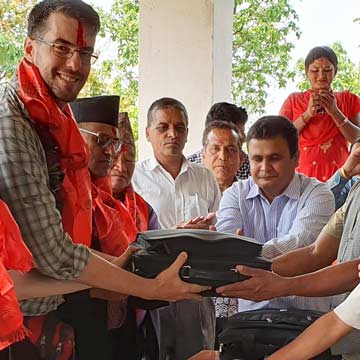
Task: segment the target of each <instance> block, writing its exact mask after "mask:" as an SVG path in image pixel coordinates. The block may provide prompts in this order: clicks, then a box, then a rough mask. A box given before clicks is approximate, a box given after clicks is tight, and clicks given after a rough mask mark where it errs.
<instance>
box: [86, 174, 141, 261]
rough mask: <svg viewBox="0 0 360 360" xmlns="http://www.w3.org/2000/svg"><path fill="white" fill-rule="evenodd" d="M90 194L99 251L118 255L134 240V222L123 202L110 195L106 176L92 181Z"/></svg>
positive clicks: (135, 230)
mask: <svg viewBox="0 0 360 360" xmlns="http://www.w3.org/2000/svg"><path fill="white" fill-rule="evenodd" d="M105 190H106V191H105ZM92 196H93V216H94V221H95V226H96V230H97V233H98V239H99V243H100V248H101V251H102V252H104V253H106V254H110V255H113V256H120V255H121V254H122V253H123V252H124V251H125V250H126V249H127V247H128V246H129V244H131V243H132V242H133V241H134V240H135V238H136V234H137V228H136V224H135V222H134V220H133V219H132V217H131V215H130V213H129V212H128V210H127V209H126V207H125V206H124V204H123V203H122V202H121V201H119V200H116V199H114V198H113V197H112V195H111V187H110V185H109V178H108V177H105V178H101V179H97V180H96V181H95V182H94V183H93V187H92Z"/></svg>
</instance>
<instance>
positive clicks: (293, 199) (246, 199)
mask: <svg viewBox="0 0 360 360" xmlns="http://www.w3.org/2000/svg"><path fill="white" fill-rule="evenodd" d="M334 209H335V206H334V196H333V195H332V193H331V191H330V190H329V188H328V187H327V185H326V184H323V183H321V182H319V181H317V180H316V179H313V178H308V177H307V176H305V175H302V174H298V173H295V175H294V177H293V179H292V181H291V182H290V184H289V185H288V187H287V188H286V189H285V190H284V192H283V193H282V194H281V195H280V196H278V197H276V198H275V199H274V200H273V201H272V203H269V202H268V200H267V199H266V198H265V197H264V196H263V195H262V194H261V191H260V189H259V187H258V186H257V185H256V183H255V182H254V181H253V180H252V178H251V177H250V178H249V179H248V180H242V181H238V182H236V183H234V184H233V186H232V187H231V188H229V189H227V190H226V191H225V192H224V194H223V197H222V200H221V202H220V205H219V210H218V212H217V214H216V216H217V224H216V228H217V229H218V231H224V232H230V233H235V232H236V230H237V229H238V228H239V229H241V230H242V232H243V235H244V236H248V237H251V238H254V239H256V240H257V241H259V242H260V243H262V244H264V246H263V256H265V257H267V258H270V259H272V258H274V257H276V256H278V255H281V254H284V253H286V252H288V251H291V250H294V249H297V248H301V247H304V246H307V245H309V244H311V243H313V242H314V241H315V240H316V238H317V236H318V234H319V233H320V231H321V229H322V228H323V226H324V225H325V224H326V223H327V221H328V220H329V218H330V216H331V215H332V214H333V212H334ZM318 301H320V303H317V302H318ZM323 305H324V304H323V303H322V300H321V299H314V300H312V299H307V298H300V297H297V298H295V297H288V298H278V299H274V300H271V301H264V302H260V303H252V302H249V301H244V300H240V301H239V310H240V311H245V310H252V309H255V308H262V307H277V308H281V307H297V308H309V309H314V310H323V311H326V310H327V309H328V305H327V302H326V305H325V307H324V306H323Z"/></svg>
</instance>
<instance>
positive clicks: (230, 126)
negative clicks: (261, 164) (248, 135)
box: [202, 121, 242, 151]
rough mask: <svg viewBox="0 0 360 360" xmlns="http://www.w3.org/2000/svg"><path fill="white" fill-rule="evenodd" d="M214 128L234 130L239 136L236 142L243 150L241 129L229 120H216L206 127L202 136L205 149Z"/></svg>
mask: <svg viewBox="0 0 360 360" xmlns="http://www.w3.org/2000/svg"><path fill="white" fill-rule="evenodd" d="M214 129H227V130H230V131H233V132H234V133H235V134H236V136H237V141H236V143H237V146H238V148H239V150H240V151H241V148H242V141H241V136H240V133H239V129H238V128H237V127H236V126H235V125H234V124H233V123H231V122H227V121H214V122H212V123H210V125H208V126H207V127H206V128H205V130H204V132H203V137H202V145H203V148H204V149H205V147H206V145H207V142H208V135H209V133H210V132H211V131H212V130H214Z"/></svg>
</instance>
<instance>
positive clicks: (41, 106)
mask: <svg viewBox="0 0 360 360" xmlns="http://www.w3.org/2000/svg"><path fill="white" fill-rule="evenodd" d="M99 29H100V20H99V16H98V14H97V13H96V12H95V11H94V9H93V8H92V7H91V6H89V5H88V4H86V3H84V2H83V1H81V0H77V1H73V0H43V1H41V2H39V3H37V4H36V5H35V6H34V8H33V9H32V10H31V12H30V14H29V18H28V29H27V30H28V36H27V38H26V41H25V46H24V59H23V60H22V61H21V62H20V64H19V66H18V68H17V71H16V75H15V76H14V77H13V78H12V80H11V81H10V83H9V84H5V85H4V86H2V87H1V88H0V118H1V125H0V153H1V157H0V197H1V198H2V199H3V200H4V201H5V202H6V203H7V204H8V206H9V207H10V210H11V212H12V214H13V216H14V218H15V219H16V221H17V223H18V224H19V227H20V230H21V232H22V236H23V238H24V241H25V243H26V245H27V246H28V248H29V249H30V251H31V252H32V254H33V257H34V260H35V264H36V269H37V270H38V271H39V272H41V273H42V274H44V275H47V276H49V277H52V278H55V279H64V280H74V279H77V280H78V281H79V282H80V283H82V284H86V285H88V286H90V287H97V288H102V289H107V290H112V291H115V292H120V293H126V294H131V295H136V296H140V297H143V298H147V299H155V298H158V299H163V300H171V301H174V300H178V299H186V298H199V296H198V295H197V293H198V292H199V291H202V290H204V289H205V287H200V286H196V285H190V284H186V283H183V282H182V281H181V280H180V278H179V276H178V271H179V268H180V267H181V265H182V264H183V263H184V262H185V260H186V255H185V254H182V255H180V257H179V258H178V260H177V262H175V263H174V265H173V266H172V267H171V268H170V269H169V270H167V271H165V272H164V273H162V274H161V275H160V276H159V277H157V278H156V279H153V280H150V279H149V280H147V279H143V278H140V277H138V276H135V275H133V274H131V273H128V272H126V271H124V270H123V269H121V268H119V267H118V266H116V264H112V263H111V262H110V261H108V260H111V258H109V257H108V256H106V255H105V254H102V253H101V252H96V251H94V250H90V248H89V245H90V244H91V234H92V220H91V215H92V206H91V181H90V177H89V172H88V148H87V146H86V144H85V142H84V140H83V138H82V136H81V134H80V132H79V130H78V128H77V126H76V123H75V122H74V119H73V117H72V115H71V111H70V109H69V106H68V103H69V102H71V101H73V100H75V98H76V97H77V95H78V93H79V92H80V90H81V89H82V87H83V86H84V84H85V82H86V80H87V78H88V75H89V72H90V68H91V62H92V59H95V58H96V55H95V54H94V48H95V39H96V34H97V33H98V32H99ZM170 284H171V286H170ZM62 302H63V298H62V297H61V296H57V297H47V298H36V299H32V300H27V301H23V302H22V303H21V308H22V311H23V313H24V314H25V315H28V316H35V315H42V314H47V313H49V312H50V311H53V310H56V309H58V308H59V306H60V304H61V303H62ZM90 345H92V344H89V346H90ZM93 348H96V344H93ZM99 350H100V351H101V349H99ZM24 358H25V357H24ZM92 358H94V359H100V358H101V359H105V358H104V357H103V356H102V355H99V356H97V354H95V352H94V354H93V356H92V357H89V358H87V360H89V359H92Z"/></svg>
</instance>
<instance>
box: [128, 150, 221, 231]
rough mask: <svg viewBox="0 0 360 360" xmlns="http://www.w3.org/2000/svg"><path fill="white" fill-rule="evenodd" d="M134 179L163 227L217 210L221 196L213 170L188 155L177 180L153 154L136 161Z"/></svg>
mask: <svg viewBox="0 0 360 360" xmlns="http://www.w3.org/2000/svg"><path fill="white" fill-rule="evenodd" d="M132 182H133V187H134V190H135V191H136V192H137V193H139V194H140V195H141V196H142V197H143V198H144V199H145V200H146V201H147V202H148V203H149V204H150V205H151V206H152V207H153V209H154V210H155V212H156V214H157V216H158V220H159V223H160V225H161V227H162V228H163V229H168V228H171V227H173V226H174V225H176V224H179V223H181V222H182V221H187V220H190V219H192V218H194V217H196V216H206V215H207V214H208V213H209V212H214V211H216V210H217V209H218V206H219V202H220V197H221V192H220V189H219V186H218V184H217V182H216V180H215V178H214V176H213V175H212V173H211V172H210V170H208V169H207V168H205V167H204V166H203V165H200V164H195V163H190V162H188V161H187V160H186V159H185V158H184V160H183V163H182V166H181V170H180V173H179V175H178V176H177V177H176V179H173V177H172V176H171V175H170V173H168V172H167V171H166V170H165V169H164V168H163V167H162V166H161V165H160V164H159V162H158V161H157V160H156V159H155V157H152V158H150V159H147V160H144V161H142V162H139V163H137V164H136V167H135V172H134V175H133V178H132Z"/></svg>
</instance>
